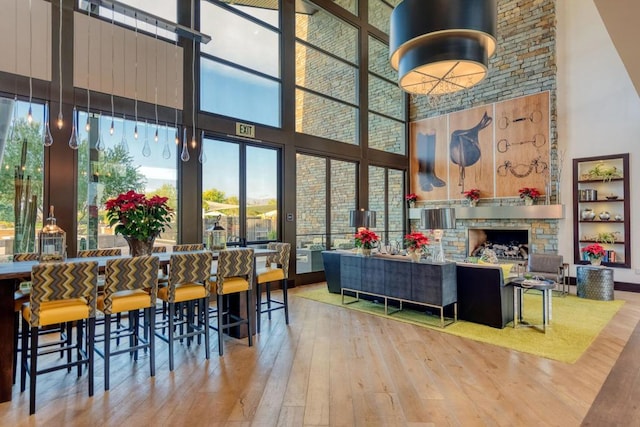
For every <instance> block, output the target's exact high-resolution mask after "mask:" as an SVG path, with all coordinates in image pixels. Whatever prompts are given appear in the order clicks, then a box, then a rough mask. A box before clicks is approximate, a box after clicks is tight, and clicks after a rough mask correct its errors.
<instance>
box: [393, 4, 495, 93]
mask: <svg viewBox="0 0 640 427" xmlns="http://www.w3.org/2000/svg"><path fill="white" fill-rule="evenodd" d="M495 34H496V0H403V1H402V2H401V3H400V4H399V5H398V6H396V8H395V9H394V10H393V12H392V13H391V28H390V31H389V51H390V61H391V66H392V67H393V68H394V69H396V70H397V71H398V84H399V86H400V87H401V88H402V89H403V90H405V91H406V92H409V93H414V94H426V95H440V94H444V93H451V92H456V91H458V90H462V89H466V88H469V87H471V86H474V85H476V84H478V83H480V82H481V81H482V80H483V79H484V78H485V77H486V75H487V72H488V64H489V58H490V57H491V56H492V55H493V54H494V53H495V50H496V39H495Z"/></svg>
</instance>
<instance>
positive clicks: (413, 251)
mask: <svg viewBox="0 0 640 427" xmlns="http://www.w3.org/2000/svg"><path fill="white" fill-rule="evenodd" d="M404 244H405V246H406V248H407V254H408V255H409V257H410V258H411V260H412V261H413V262H418V261H420V257H421V256H422V252H424V249H425V247H426V246H427V245H428V244H429V238H428V237H427V236H425V235H424V234H422V233H421V232H419V231H413V232H411V233H409V234H405V236H404Z"/></svg>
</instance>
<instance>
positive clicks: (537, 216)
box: [409, 204, 564, 261]
mask: <svg viewBox="0 0 640 427" xmlns="http://www.w3.org/2000/svg"><path fill="white" fill-rule="evenodd" d="M449 206H450V205H449ZM435 207H443V206H442V205H438V206H432V205H426V204H425V205H424V206H421V207H419V208H413V209H411V210H410V212H409V219H410V220H412V221H411V226H412V227H418V226H419V221H414V220H416V219H417V220H419V218H420V210H421V209H429V208H435ZM454 207H455V208H456V228H455V229H452V230H444V236H443V238H442V246H443V248H444V252H445V258H446V259H449V260H452V261H464V260H465V258H467V257H468V251H469V248H468V247H469V242H468V235H469V230H470V229H487V230H495V229H503V230H508V229H511V230H528V233H529V248H528V249H529V253H534V252H535V253H557V252H558V232H559V221H560V219H562V218H564V205H534V206H487V207H475V208H469V207H465V206H461V205H457V206H455V205H454Z"/></svg>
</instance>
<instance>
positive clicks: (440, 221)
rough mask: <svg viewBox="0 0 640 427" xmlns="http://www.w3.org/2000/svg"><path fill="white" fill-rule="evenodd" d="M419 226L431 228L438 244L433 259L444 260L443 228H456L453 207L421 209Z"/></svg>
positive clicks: (425, 228)
mask: <svg viewBox="0 0 640 427" xmlns="http://www.w3.org/2000/svg"><path fill="white" fill-rule="evenodd" d="M420 228H422V229H424V230H433V237H434V238H435V239H436V243H437V244H438V253H437V254H436V255H435V256H434V261H436V262H444V261H445V260H444V250H443V249H442V236H443V235H444V231H443V230H447V229H453V228H456V211H455V209H454V208H436V209H423V210H422V212H420Z"/></svg>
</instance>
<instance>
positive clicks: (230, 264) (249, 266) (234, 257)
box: [216, 248, 254, 295]
mask: <svg viewBox="0 0 640 427" xmlns="http://www.w3.org/2000/svg"><path fill="white" fill-rule="evenodd" d="M253 263H254V257H253V249H250V248H242V249H228V250H222V251H220V252H219V253H218V272H217V274H216V285H217V286H216V288H217V291H218V295H224V280H225V279H227V278H230V277H244V278H246V279H247V282H248V283H249V289H251V287H252V282H253Z"/></svg>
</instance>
